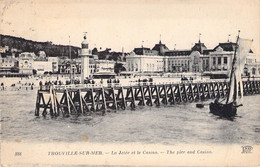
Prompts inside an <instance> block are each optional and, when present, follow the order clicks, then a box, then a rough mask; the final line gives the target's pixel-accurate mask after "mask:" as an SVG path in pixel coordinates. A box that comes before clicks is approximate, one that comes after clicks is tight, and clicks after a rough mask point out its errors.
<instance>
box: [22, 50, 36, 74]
mask: <svg viewBox="0 0 260 167" xmlns="http://www.w3.org/2000/svg"><path fill="white" fill-rule="evenodd" d="M35 58H36V55H35V54H34V53H33V52H32V53H29V52H23V53H21V54H19V58H18V61H19V64H18V67H19V73H22V74H32V73H33V71H32V70H33V62H34V59H35Z"/></svg>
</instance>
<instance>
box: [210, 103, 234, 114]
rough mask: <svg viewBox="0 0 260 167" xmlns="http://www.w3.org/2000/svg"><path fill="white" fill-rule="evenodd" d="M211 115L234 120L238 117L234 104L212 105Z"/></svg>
mask: <svg viewBox="0 0 260 167" xmlns="http://www.w3.org/2000/svg"><path fill="white" fill-rule="evenodd" d="M209 109H210V113H212V114H214V115H218V116H221V117H226V118H232V117H234V116H236V115H237V107H236V106H235V105H234V104H233V103H229V104H222V103H210V105H209Z"/></svg>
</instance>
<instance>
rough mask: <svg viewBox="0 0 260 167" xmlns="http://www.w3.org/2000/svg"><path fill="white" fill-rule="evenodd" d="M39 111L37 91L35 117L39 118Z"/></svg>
mask: <svg viewBox="0 0 260 167" xmlns="http://www.w3.org/2000/svg"><path fill="white" fill-rule="evenodd" d="M39 111H40V97H39V90H38V91H37V97H36V107H35V116H39V115H40V114H39Z"/></svg>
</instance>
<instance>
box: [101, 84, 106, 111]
mask: <svg viewBox="0 0 260 167" xmlns="http://www.w3.org/2000/svg"><path fill="white" fill-rule="evenodd" d="M101 90H102V100H103V108H104V110H105V111H106V110H107V102H106V97H105V90H104V87H102V88H101Z"/></svg>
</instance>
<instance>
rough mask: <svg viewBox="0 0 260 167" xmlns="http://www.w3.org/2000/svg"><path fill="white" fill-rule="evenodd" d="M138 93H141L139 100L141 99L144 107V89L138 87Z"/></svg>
mask: <svg viewBox="0 0 260 167" xmlns="http://www.w3.org/2000/svg"><path fill="white" fill-rule="evenodd" d="M140 91H141V98H142V104H141V105H143V106H144V102H145V97H144V89H143V86H140Z"/></svg>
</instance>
